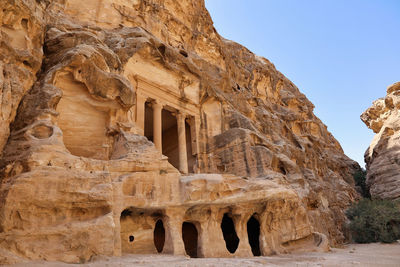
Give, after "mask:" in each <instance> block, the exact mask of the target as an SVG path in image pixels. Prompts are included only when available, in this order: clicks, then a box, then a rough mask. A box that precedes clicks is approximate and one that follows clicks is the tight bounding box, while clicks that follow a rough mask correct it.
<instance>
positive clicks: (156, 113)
mask: <svg viewBox="0 0 400 267" xmlns="http://www.w3.org/2000/svg"><path fill="white" fill-rule="evenodd" d="M152 107H153V141H154V145H155V146H156V148H157V149H158V151H160V152H161V153H162V121H161V115H162V108H163V105H162V104H160V103H159V102H154V103H153V105H152Z"/></svg>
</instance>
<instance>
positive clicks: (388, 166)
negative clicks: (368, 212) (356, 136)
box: [361, 82, 400, 199]
mask: <svg viewBox="0 0 400 267" xmlns="http://www.w3.org/2000/svg"><path fill="white" fill-rule="evenodd" d="M361 120H362V121H363V122H364V123H365V124H366V125H367V126H368V128H370V129H371V130H373V131H374V133H376V135H375V136H374V139H373V140H372V142H371V145H370V146H369V148H368V149H367V151H366V152H365V155H364V158H365V162H366V163H367V185H368V187H369V188H370V193H371V196H372V197H374V198H381V199H399V198H400V82H398V83H395V84H393V85H391V86H389V87H388V88H387V95H386V96H385V97H384V98H380V99H378V100H376V101H374V103H373V104H372V106H371V107H370V108H368V109H367V110H366V111H365V112H364V113H363V114H362V115H361Z"/></svg>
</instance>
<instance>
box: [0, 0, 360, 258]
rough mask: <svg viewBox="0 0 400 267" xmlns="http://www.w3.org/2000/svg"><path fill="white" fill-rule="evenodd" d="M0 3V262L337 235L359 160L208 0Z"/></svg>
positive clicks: (294, 245) (270, 249)
mask: <svg viewBox="0 0 400 267" xmlns="http://www.w3.org/2000/svg"><path fill="white" fill-rule="evenodd" d="M0 3H1V6H2V7H3V8H2V10H1V11H0V12H2V13H0V18H1V21H2V24H1V46H0V49H1V52H2V53H1V63H0V64H1V65H0V68H2V70H3V72H2V74H1V75H2V76H1V80H0V86H1V87H0V88H1V91H0V93H1V99H2V102H1V109H0V112H1V113H0V115H1V116H0V118H1V120H2V124H1V129H0V148H1V149H2V155H1V161H0V177H1V187H0V200H1V202H0V203H1V204H0V255H1V259H0V260H1V261H2V262H18V261H23V260H25V259H46V260H61V261H65V262H84V261H87V260H89V259H90V258H91V257H92V256H94V255H121V253H157V252H162V253H173V254H188V255H190V256H192V257H197V256H198V257H221V256H230V255H234V256H250V255H256V256H257V255H270V254H273V253H281V252H290V251H293V250H302V249H308V250H310V249H321V248H326V245H327V239H326V237H328V240H329V243H330V244H331V245H336V244H339V243H341V242H343V241H344V240H345V230H344V229H343V228H342V227H343V223H344V222H345V216H344V213H343V211H344V209H345V208H346V207H347V206H348V205H349V203H351V202H352V201H353V200H354V199H355V198H356V196H357V194H356V192H355V191H354V189H353V179H352V173H353V172H354V171H355V170H357V169H358V168H359V166H358V164H357V163H355V162H354V161H352V160H350V159H349V158H348V157H346V156H345V155H344V153H343V151H342V149H341V147H340V145H339V143H338V142H337V141H336V140H335V139H334V137H333V136H332V135H331V134H330V133H329V132H328V131H327V128H326V126H325V125H324V124H323V123H322V122H321V121H320V120H319V119H318V118H317V117H315V115H314V114H313V105H312V103H310V102H309V101H308V100H307V98H306V97H305V96H304V95H303V94H301V93H300V92H299V90H298V89H297V88H296V86H295V85H294V84H293V83H291V82H290V81H289V80H288V79H287V78H285V77H284V76H283V75H282V74H281V73H280V72H278V71H277V70H276V69H275V67H274V66H273V64H271V63H270V62H269V61H268V60H266V59H265V58H261V57H258V56H256V55H254V54H253V53H251V52H250V51H248V50H247V49H246V48H244V47H243V46H241V45H239V44H237V43H234V42H232V41H229V40H226V39H223V38H222V37H221V36H219V35H218V33H217V32H216V31H215V29H214V28H213V24H212V20H211V18H210V16H209V14H208V12H207V10H206V9H205V6H204V3H203V1H197V0H185V1H162V0H141V1H140V0H119V1H117V0H101V1H97V0H96V1H94V0H93V1H78V0H55V1H33V0H15V1H11V2H10V1H5V0H1V2H0ZM178 169H179V171H178ZM325 236H326V237H325Z"/></svg>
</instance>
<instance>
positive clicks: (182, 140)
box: [176, 112, 188, 174]
mask: <svg viewBox="0 0 400 267" xmlns="http://www.w3.org/2000/svg"><path fill="white" fill-rule="evenodd" d="M185 118H186V115H185V114H183V113H181V112H179V113H178V114H177V115H176V119H177V124H178V145H179V170H180V171H181V172H182V173H184V174H187V173H188V161H187V148H186V128H185Z"/></svg>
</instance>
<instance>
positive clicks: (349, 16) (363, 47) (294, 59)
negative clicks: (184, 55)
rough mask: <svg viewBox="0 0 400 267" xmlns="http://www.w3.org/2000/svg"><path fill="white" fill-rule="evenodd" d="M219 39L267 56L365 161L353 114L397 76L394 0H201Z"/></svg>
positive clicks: (397, 9)
mask: <svg viewBox="0 0 400 267" xmlns="http://www.w3.org/2000/svg"><path fill="white" fill-rule="evenodd" d="M206 7H207V9H208V10H209V12H210V14H211V17H212V19H213V21H214V26H215V28H216V29H217V31H218V32H219V34H221V35H222V36H223V37H224V38H227V39H230V40H233V41H235V42H238V43H240V44H242V45H244V46H246V47H247V48H248V49H250V50H251V51H253V52H254V53H255V54H257V55H260V56H263V57H265V58H268V59H269V60H270V61H271V62H272V63H274V65H275V66H276V68H277V69H278V70H279V71H281V72H282V73H283V74H284V75H285V76H286V77H288V78H289V79H290V80H291V81H292V82H294V83H295V84H296V85H297V87H298V88H299V89H300V91H301V92H303V93H304V94H305V95H306V96H307V98H308V99H310V100H311V102H312V103H313V104H314V105H315V110H314V113H315V114H316V115H317V116H318V117H319V118H320V119H321V120H322V121H323V122H324V123H325V124H326V125H327V126H328V130H329V131H330V132H331V133H332V134H333V135H334V136H335V138H336V139H337V140H338V141H339V142H340V144H341V145H342V147H343V149H344V151H345V153H346V154H347V155H348V156H349V157H350V158H352V159H354V160H357V161H358V162H359V163H360V165H361V166H362V167H364V152H365V150H366V149H367V148H368V146H369V144H370V142H371V140H372V137H373V135H374V134H373V132H372V131H371V130H370V129H368V128H367V127H366V126H365V125H364V123H363V122H362V121H361V120H360V115H361V113H362V112H363V111H364V110H366V109H367V108H368V107H369V106H370V105H371V104H372V101H374V100H376V99H378V98H380V97H383V96H385V95H386V87H387V86H388V85H390V84H392V83H394V82H397V81H400V0H301V1H300V0H206Z"/></svg>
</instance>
